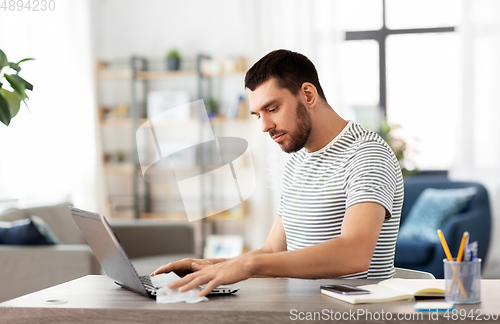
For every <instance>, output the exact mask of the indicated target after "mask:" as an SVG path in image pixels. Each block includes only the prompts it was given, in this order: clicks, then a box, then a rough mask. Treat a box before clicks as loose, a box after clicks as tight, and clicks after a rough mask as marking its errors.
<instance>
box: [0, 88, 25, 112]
mask: <svg viewBox="0 0 500 324" xmlns="http://www.w3.org/2000/svg"><path fill="white" fill-rule="evenodd" d="M0 94H1V95H2V96H3V97H4V99H5V101H7V103H8V104H9V107H10V112H11V118H14V117H15V116H16V115H17V113H18V112H19V108H21V97H20V96H19V95H18V94H17V93H15V92H11V91H9V90H5V89H1V90H0Z"/></svg>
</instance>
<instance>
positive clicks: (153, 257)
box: [0, 203, 195, 302]
mask: <svg viewBox="0 0 500 324" xmlns="http://www.w3.org/2000/svg"><path fill="white" fill-rule="evenodd" d="M68 206H69V204H68V203H65V204H59V205H52V206H43V207H36V208H28V209H9V210H7V211H5V212H3V213H2V214H0V221H6V222H11V221H15V220H20V219H25V218H28V217H29V216H32V215H35V216H39V217H41V218H43V220H44V221H45V222H46V223H47V225H48V226H49V227H50V228H51V230H52V231H53V232H54V234H55V235H56V236H57V237H58V238H59V240H60V241H61V244H60V245H43V246H15V245H0V302H2V301H5V300H9V299H12V298H15V297H18V296H21V295H24V294H28V293H31V292H34V291H37V290H40V289H44V288H47V287H50V286H54V285H57V284H60V283H63V282H66V281H69V280H73V279H76V278H79V277H82V276H85V275H88V274H101V273H102V269H101V267H100V265H99V263H98V262H97V260H96V258H95V257H94V255H93V253H92V251H91V249H90V247H89V246H88V245H87V243H86V241H85V238H84V237H83V235H82V234H81V232H80V230H79V228H78V226H77V225H76V223H75V222H74V220H73V218H72V217H71V214H70V213H69V210H68ZM110 225H111V227H112V228H113V231H114V232H115V234H116V236H117V237H118V239H119V240H120V242H121V244H122V246H123V247H124V249H125V251H126V252H127V254H128V255H129V257H130V258H131V259H132V263H133V264H134V266H135V267H136V270H137V272H138V273H139V274H148V273H150V272H151V271H153V270H154V269H156V268H157V267H158V266H160V265H162V264H164V263H167V262H170V261H173V260H177V259H181V258H184V257H193V256H194V253H195V246H194V231H193V228H192V226H191V225H190V224H189V223H164V222H163V223H160V222H144V221H119V222H110Z"/></svg>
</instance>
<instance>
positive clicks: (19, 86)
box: [4, 74, 26, 99]
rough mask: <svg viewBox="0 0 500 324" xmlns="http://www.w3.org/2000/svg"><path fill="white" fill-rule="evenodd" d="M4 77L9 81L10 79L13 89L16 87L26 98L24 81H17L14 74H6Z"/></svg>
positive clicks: (22, 96)
mask: <svg viewBox="0 0 500 324" xmlns="http://www.w3.org/2000/svg"><path fill="white" fill-rule="evenodd" d="M4 77H5V79H7V81H9V83H10V86H11V87H12V89H14V90H15V91H16V92H17V93H18V94H19V95H20V96H21V99H24V98H26V93H24V84H23V83H21V82H18V81H16V80H15V79H14V78H13V77H12V75H8V74H5V75H4Z"/></svg>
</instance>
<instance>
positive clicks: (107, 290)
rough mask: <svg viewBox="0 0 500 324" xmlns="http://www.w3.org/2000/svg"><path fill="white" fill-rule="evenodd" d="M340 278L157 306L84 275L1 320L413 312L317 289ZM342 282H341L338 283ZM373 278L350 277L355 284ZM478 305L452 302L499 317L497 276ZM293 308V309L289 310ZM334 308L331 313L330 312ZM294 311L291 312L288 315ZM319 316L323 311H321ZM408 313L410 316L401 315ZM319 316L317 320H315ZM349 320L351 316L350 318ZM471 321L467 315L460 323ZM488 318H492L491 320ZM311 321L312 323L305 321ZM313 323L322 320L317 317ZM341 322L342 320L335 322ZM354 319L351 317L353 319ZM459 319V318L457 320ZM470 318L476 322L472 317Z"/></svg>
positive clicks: (262, 285)
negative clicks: (58, 302)
mask: <svg viewBox="0 0 500 324" xmlns="http://www.w3.org/2000/svg"><path fill="white" fill-rule="evenodd" d="M341 281H342V280H300V279H281V278H280V279H249V280H246V281H243V282H241V283H239V284H238V286H240V287H241V290H240V291H239V292H238V293H236V294H235V295H233V296H216V297H210V301H209V302H201V303H198V304H186V303H177V304H157V303H156V302H155V300H154V299H149V298H146V297H142V296H140V295H137V294H135V293H132V292H129V291H127V290H125V289H122V288H120V287H118V286H117V285H115V284H114V283H113V282H112V281H111V280H110V279H108V278H107V277H105V276H86V277H83V278H80V279H76V280H73V281H69V282H67V283H64V284H61V285H58V286H54V287H51V288H48V289H44V290H41V291H38V292H34V293H32V294H29V295H26V296H22V297H19V298H16V299H13V300H10V301H6V302H3V303H1V304H0V322H1V323H16V324H17V323H160V322H168V323H196V324H198V323H290V322H298V318H297V320H295V321H292V320H291V319H293V318H295V317H298V316H299V312H304V313H303V315H302V316H306V315H307V313H305V312H320V314H323V313H321V312H325V311H324V310H326V312H327V313H328V314H330V315H328V316H331V318H333V316H334V314H335V312H338V313H339V314H340V312H347V313H349V311H351V312H352V313H357V312H358V311H359V312H361V311H365V312H372V313H375V312H378V313H379V316H381V315H380V313H381V312H382V310H383V311H384V313H385V314H386V317H384V318H385V319H387V317H388V315H387V313H391V317H392V320H386V321H383V320H380V319H379V321H375V318H373V321H370V320H369V318H367V317H366V316H363V315H361V316H360V317H359V319H358V320H355V321H357V322H358V321H359V322H361V323H363V322H377V323H384V322H392V323H401V322H403V323H404V322H411V323H415V322H416V321H413V320H407V321H405V320H396V316H397V313H398V312H401V313H407V314H410V313H412V314H413V313H416V312H415V311H414V309H413V304H414V302H412V301H407V302H393V303H381V304H362V305H351V304H348V303H345V302H342V301H339V300H336V299H333V298H330V297H327V296H324V295H322V294H321V293H320V291H319V286H320V285H321V284H326V283H335V282H336V283H339V282H341ZM343 282H345V280H344V281H343ZM374 282H375V281H367V280H352V281H349V283H351V284H354V285H359V284H367V283H374ZM481 289H482V291H481V297H482V303H481V304H476V305H457V306H456V307H457V309H458V310H460V309H465V310H467V312H469V311H470V310H473V311H474V312H477V313H475V314H476V315H479V312H482V313H483V315H484V314H485V313H486V312H489V313H490V314H492V313H494V314H495V315H500V298H499V297H500V280H483V281H482V286H481ZM49 299H64V300H67V303H65V304H61V305H46V304H45V303H44V302H45V301H46V300H49ZM293 309H295V310H296V311H295V312H293V311H292V310H293ZM291 311H292V313H291ZM331 312H333V314H332V313H331ZM293 314H295V315H293ZM323 316H324V315H323ZM406 316H410V315H406ZM423 317H424V318H423V320H419V321H417V322H419V323H436V322H447V323H450V322H452V321H451V320H447V319H445V318H442V317H440V320H439V321H436V320H429V318H428V313H424V315H423ZM317 319H318V318H317ZM328 321H331V322H334V321H335V320H334V319H329V320H328ZM351 321H352V317H351ZM468 321H471V320H470V319H469V318H468V319H467V320H465V321H463V323H466V322H468ZM490 321H491V322H493V321H492V320H490ZM308 322H310V323H314V322H315V321H308ZM316 322H324V321H321V320H318V321H316ZM335 322H346V321H335ZM352 322H354V321H352ZM460 322H462V321H460ZM473 322H476V321H475V320H474V321H473Z"/></svg>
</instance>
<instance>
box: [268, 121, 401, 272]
mask: <svg viewBox="0 0 500 324" xmlns="http://www.w3.org/2000/svg"><path fill="white" fill-rule="evenodd" d="M282 187H283V189H282V194H281V201H280V206H279V209H278V215H279V216H281V217H282V221H283V227H284V229H285V233H286V243H287V249H288V250H289V251H293V250H297V249H302V248H304V247H307V246H311V245H314V244H318V243H321V242H324V241H326V240H329V239H331V238H335V237H338V236H340V228H341V226H342V221H343V220H344V215H345V211H346V209H347V208H349V207H350V206H352V205H354V204H358V203H362V202H375V203H378V204H380V205H382V206H383V207H384V208H385V210H386V219H385V221H384V223H383V225H382V230H381V232H380V235H379V238H378V242H377V246H376V247H375V252H374V253H373V257H372V260H371V264H370V268H369V269H368V271H365V272H361V273H356V274H351V275H347V276H344V277H343V278H356V279H359V278H362V279H378V278H391V277H392V276H393V275H394V250H395V244H396V238H397V235H398V230H399V219H400V216H401V208H402V205H403V191H404V188H403V177H402V175H401V169H400V166H399V163H398V161H397V159H396V157H395V155H394V153H393V152H392V150H391V148H390V147H389V145H388V144H387V143H386V142H385V141H384V140H383V139H382V138H381V137H380V136H379V135H378V134H376V133H374V132H371V131H368V130H366V129H364V128H363V127H361V126H360V125H358V124H356V123H353V122H352V121H350V122H349V123H348V125H347V126H346V127H345V128H344V129H343V130H342V132H341V133H340V134H339V135H338V136H337V137H335V139H333V140H332V141H331V142H330V143H329V144H328V145H326V146H325V147H324V148H322V149H321V150H319V151H316V152H312V153H308V152H307V150H306V149H305V148H303V149H302V150H300V151H298V152H297V153H295V154H293V155H292V157H291V158H290V160H289V161H288V163H287V165H286V167H285V170H284V173H283V186H282ZM366 217H369V215H367V216H366ZM330 257H332V258H335V251H332V255H331V256H330Z"/></svg>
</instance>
